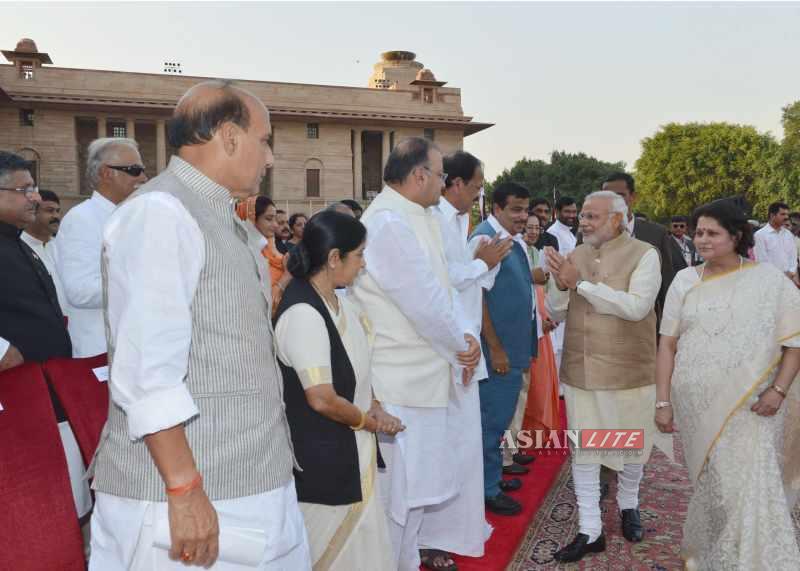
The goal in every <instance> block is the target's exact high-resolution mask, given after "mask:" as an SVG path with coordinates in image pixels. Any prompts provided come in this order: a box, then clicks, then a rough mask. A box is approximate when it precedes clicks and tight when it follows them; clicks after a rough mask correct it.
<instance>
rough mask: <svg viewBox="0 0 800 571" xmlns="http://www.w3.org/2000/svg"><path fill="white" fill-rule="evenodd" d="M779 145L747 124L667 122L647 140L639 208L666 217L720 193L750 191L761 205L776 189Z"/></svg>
mask: <svg viewBox="0 0 800 571" xmlns="http://www.w3.org/2000/svg"><path fill="white" fill-rule="evenodd" d="M779 149H780V146H779V144H778V143H777V142H776V141H775V139H774V138H773V137H772V136H771V135H769V134H763V133H759V132H758V131H757V130H756V129H755V128H754V127H751V126H747V125H733V124H730V123H687V124H677V123H670V124H668V125H665V126H663V127H661V128H660V129H659V130H658V132H656V134H655V135H653V136H652V137H648V138H645V139H644V140H643V141H642V154H641V156H640V157H639V160H638V161H636V187H637V188H636V190H637V194H638V196H639V202H638V204H637V208H638V209H641V210H643V211H644V212H646V213H647V214H648V215H650V216H651V217H654V218H656V219H661V220H663V219H666V218H667V217H668V216H670V215H673V214H690V213H691V212H692V210H694V209H695V208H696V207H697V206H700V205H702V204H705V203H707V202H711V201H712V200H716V199H718V198H724V197H730V196H744V197H745V199H747V201H748V202H749V203H750V204H751V205H753V206H756V207H757V208H756V209H757V210H758V209H759V208H760V207H761V206H762V204H763V202H764V197H765V196H768V195H772V194H773V192H772V191H771V190H769V185H768V184H766V181H768V180H769V178H770V176H771V174H772V172H773V169H774V165H773V164H772V163H774V162H775V157H776V156H777V155H778V151H779Z"/></svg>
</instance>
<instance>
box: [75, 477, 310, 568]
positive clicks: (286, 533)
mask: <svg viewBox="0 0 800 571" xmlns="http://www.w3.org/2000/svg"><path fill="white" fill-rule="evenodd" d="M212 503H213V505H214V508H215V509H216V510H217V516H218V518H219V528H220V555H219V558H218V559H217V561H216V563H215V564H214V565H213V566H212V567H210V569H213V570H214V571H245V570H248V569H249V570H253V569H257V570H259V571H287V570H292V571H294V570H298V571H301V570H308V569H311V556H310V553H309V547H308V539H307V536H306V530H305V526H304V525H303V516H302V514H301V513H300V507H299V506H298V503H297V493H296V492H295V487H294V480H291V481H289V483H287V484H286V485H285V486H283V487H282V488H278V489H275V490H271V491H269V492H266V493H264V494H258V495H256V496H248V497H245V498H234V499H230V500H219V501H214V502H212ZM165 529H166V531H167V533H166V535H165V532H164V530H165ZM168 530H169V523H168V516H167V504H166V502H146V501H141V500H134V499H130V498H121V497H117V496H112V495H110V494H105V493H102V492H98V493H97V494H96V502H95V509H94V513H93V514H92V556H91V559H90V560H89V570H90V571H117V570H119V571H123V570H125V571H179V570H180V571H185V569H186V568H187V567H186V565H185V564H184V563H182V562H181V561H173V560H172V559H170V558H169V554H168V553H169V547H168V546H165V545H163V544H164V543H165V540H167V539H168ZM254 532H256V533H254Z"/></svg>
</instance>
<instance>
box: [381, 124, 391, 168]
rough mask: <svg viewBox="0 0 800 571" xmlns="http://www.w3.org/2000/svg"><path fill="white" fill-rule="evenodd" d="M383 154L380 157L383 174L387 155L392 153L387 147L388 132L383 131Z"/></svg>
mask: <svg viewBox="0 0 800 571" xmlns="http://www.w3.org/2000/svg"><path fill="white" fill-rule="evenodd" d="M382 142H383V154H382V156H381V173H383V169H384V168H386V161H388V160H389V153H391V152H392V149H391V148H390V147H389V130H388V129H387V130H385V131H384V132H383V141H382Z"/></svg>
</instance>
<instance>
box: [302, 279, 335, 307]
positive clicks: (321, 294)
mask: <svg viewBox="0 0 800 571" xmlns="http://www.w3.org/2000/svg"><path fill="white" fill-rule="evenodd" d="M309 283H310V284H311V287H313V288H314V291H316V292H317V293H318V294H319V296H320V297H321V298H322V299H324V300H325V301H326V302H328V305H330V306H331V307H332V308H333V310H334V311H335V312H336V313H337V314H338V313H339V301H338V299H337V298H336V294H335V293H333V294H331V295H333V300H331V299H330V298H329V297H328V296H326V295H325V294H324V293H322V290H321V289H319V288H318V287H317V284H315V283H314V282H312V281H311V280H309Z"/></svg>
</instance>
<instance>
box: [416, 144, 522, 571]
mask: <svg viewBox="0 0 800 571" xmlns="http://www.w3.org/2000/svg"><path fill="white" fill-rule="evenodd" d="M444 168H445V170H446V171H447V173H448V178H447V182H446V189H445V191H444V195H443V197H442V200H440V201H439V204H438V205H437V206H435V207H434V213H435V214H436V216H437V218H438V219H439V225H440V226H441V230H442V241H443V243H444V251H445V256H446V258H447V270H448V274H449V276H450V282H451V283H452V285H453V287H454V288H455V289H456V291H457V292H458V299H459V301H460V303H461V308H462V310H463V311H464V320H465V322H466V323H468V324H469V326H470V328H471V329H472V330H474V331H476V332H478V333H480V330H481V316H482V291H481V290H482V288H483V287H490V286H491V283H490V282H491V279H492V277H493V275H496V274H497V272H498V271H499V269H500V261H502V259H503V257H505V256H506V255H507V253H508V251H509V250H510V247H511V244H510V243H502V242H499V241H495V242H494V243H489V244H485V245H483V246H481V247H479V248H477V249H476V250H474V251H473V250H472V249H471V248H469V247H468V245H467V237H468V236H469V216H470V211H471V210H472V204H473V203H474V201H475V198H476V197H477V196H479V193H480V190H481V188H482V186H483V169H482V168H481V164H480V161H478V159H477V158H475V157H474V156H472V155H470V154H469V153H466V152H464V151H458V152H456V153H455V154H453V155H450V156H448V157H445V159H444ZM487 376H488V373H487V372H486V361H485V359H484V358H483V355H481V360H480V364H479V365H478V368H477V369H475V373H474V375H473V378H472V380H471V381H470V382H469V383H466V384H464V382H463V380H462V378H461V376H460V375H459V374H458V373H457V370H455V369H454V373H453V375H452V377H453V382H452V386H451V387H450V399H449V402H448V407H447V429H448V434H449V436H448V441H449V442H450V446H451V447H452V449H453V452H454V453H455V456H456V476H457V478H458V485H459V494H458V495H457V496H455V497H453V498H451V499H450V500H448V501H446V502H444V503H442V504H439V505H437V506H430V507H428V508H426V509H425V516H424V518H423V520H422V528H421V530H420V545H422V546H423V548H425V549H441V550H445V551H448V552H452V553H458V554H459V555H465V556H468V557H481V556H483V546H484V543H485V542H486V540H487V539H488V537H489V535H490V533H491V526H489V524H488V523H487V522H486V517H485V510H484V506H483V472H482V471H481V470H476V469H475V458H479V457H480V456H481V455H482V454H483V443H482V436H481V407H480V393H479V391H478V381H479V380H481V379H485V378H486V377H487Z"/></svg>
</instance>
